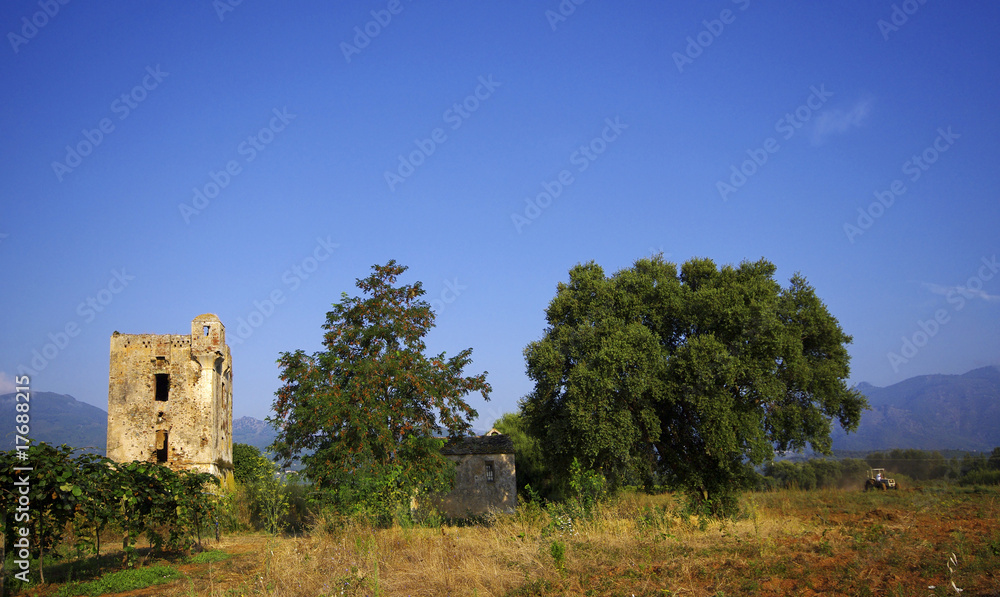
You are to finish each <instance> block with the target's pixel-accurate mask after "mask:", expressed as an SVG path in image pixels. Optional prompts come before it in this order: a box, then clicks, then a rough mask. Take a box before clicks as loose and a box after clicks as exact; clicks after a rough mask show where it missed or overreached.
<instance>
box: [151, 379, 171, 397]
mask: <svg viewBox="0 0 1000 597" xmlns="http://www.w3.org/2000/svg"><path fill="white" fill-rule="evenodd" d="M155 375H156V401H157V402H166V401H167V396H168V394H170V374H169V373H156V374H155Z"/></svg>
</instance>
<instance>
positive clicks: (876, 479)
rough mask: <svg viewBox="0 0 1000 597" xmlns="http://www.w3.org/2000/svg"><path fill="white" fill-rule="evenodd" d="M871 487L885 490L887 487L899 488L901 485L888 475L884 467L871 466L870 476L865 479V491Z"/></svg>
mask: <svg viewBox="0 0 1000 597" xmlns="http://www.w3.org/2000/svg"><path fill="white" fill-rule="evenodd" d="M869 489H880V490H882V491H885V490H886V489H899V485H896V480H895V479H890V478H889V477H887V476H886V474H885V469H884V468H870V469H868V478H867V479H866V480H865V491H868V490H869Z"/></svg>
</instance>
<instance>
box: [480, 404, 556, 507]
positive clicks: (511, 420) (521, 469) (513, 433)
mask: <svg viewBox="0 0 1000 597" xmlns="http://www.w3.org/2000/svg"><path fill="white" fill-rule="evenodd" d="M493 428H494V429H496V430H497V431H499V432H500V433H502V434H504V435H506V436H508V437H510V439H511V441H512V442H513V443H514V464H515V467H516V468H517V490H518V492H521V491H524V488H525V486H527V485H530V486H531V488H532V490H534V491H545V490H546V489H547V487H548V483H549V482H548V478H547V477H548V474H547V472H546V470H545V462H544V459H543V457H542V447H541V445H540V444H539V443H538V438H536V437H535V436H533V435H530V434H529V433H528V429H527V424H526V423H525V421H524V417H523V416H522V415H521V413H504V414H503V415H502V416H501V417H500V418H499V419H497V420H496V422H495V423H493Z"/></svg>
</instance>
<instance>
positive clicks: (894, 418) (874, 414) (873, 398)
mask: <svg viewBox="0 0 1000 597" xmlns="http://www.w3.org/2000/svg"><path fill="white" fill-rule="evenodd" d="M855 389H857V390H859V391H860V392H861V393H862V394H864V395H865V396H866V397H867V398H868V403H869V405H870V406H871V410H868V411H865V413H864V414H862V415H861V424H860V425H859V426H858V429H857V431H855V432H853V433H850V434H845V433H844V432H843V430H841V429H840V428H839V427H837V428H836V430H835V431H834V433H833V447H834V448H835V449H838V450H886V449H890V448H903V449H906V448H915V449H921V450H949V449H951V450H977V451H983V450H985V451H989V450H992V449H993V448H995V447H997V446H1000V367H982V368H980V369H973V370H972V371H969V372H968V373H965V374H962V375H921V376H918V377H911V378H909V379H904V380H903V381H901V382H899V383H896V384H893V385H891V386H886V387H884V388H880V387H876V386H873V385H871V384H867V383H861V384H858V385H857V386H855Z"/></svg>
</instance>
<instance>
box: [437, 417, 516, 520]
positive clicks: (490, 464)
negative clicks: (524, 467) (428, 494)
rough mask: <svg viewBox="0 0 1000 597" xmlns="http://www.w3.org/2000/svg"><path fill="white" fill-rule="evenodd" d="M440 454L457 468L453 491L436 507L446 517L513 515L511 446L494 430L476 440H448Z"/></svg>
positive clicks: (438, 502)
mask: <svg viewBox="0 0 1000 597" xmlns="http://www.w3.org/2000/svg"><path fill="white" fill-rule="evenodd" d="M441 453H442V454H443V455H445V456H447V457H448V459H450V460H452V461H453V462H455V463H456V464H457V465H458V466H457V468H456V470H455V488H454V489H453V490H452V491H451V493H448V494H446V495H444V496H442V497H441V498H440V499H439V500H437V507H438V509H439V510H441V512H442V513H444V514H445V515H447V516H452V517H463V516H476V515H480V514H486V513H487V512H489V511H490V510H491V509H493V510H505V511H508V512H513V511H514V508H516V507H517V480H516V479H517V478H516V476H515V475H516V471H515V468H514V442H513V441H511V439H510V437H508V436H506V435H501V434H500V433H498V432H497V431H496V430H491V431H490V433H487V434H486V435H483V436H479V437H463V438H458V439H455V440H450V441H449V442H448V443H447V444H445V446H444V447H443V448H441Z"/></svg>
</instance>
